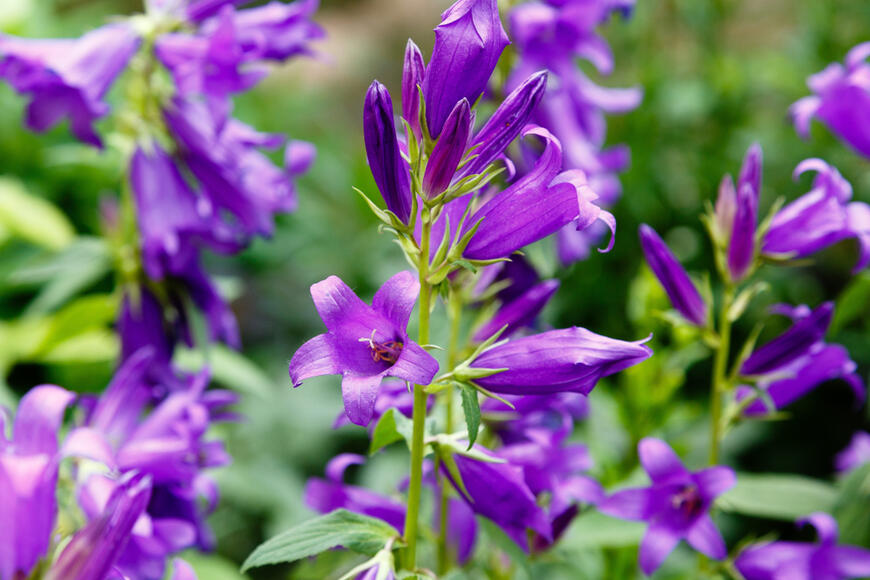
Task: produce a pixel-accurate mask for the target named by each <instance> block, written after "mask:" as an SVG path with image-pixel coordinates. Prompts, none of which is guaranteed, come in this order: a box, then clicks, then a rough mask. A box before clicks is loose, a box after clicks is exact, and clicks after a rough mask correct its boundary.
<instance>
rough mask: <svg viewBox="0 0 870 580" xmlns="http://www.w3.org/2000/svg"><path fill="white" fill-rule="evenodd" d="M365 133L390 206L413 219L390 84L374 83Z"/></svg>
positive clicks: (371, 163)
mask: <svg viewBox="0 0 870 580" xmlns="http://www.w3.org/2000/svg"><path fill="white" fill-rule="evenodd" d="M363 134H364V137H365V143H366V157H367V158H368V161H369V168H371V170H372V175H373V176H374V178H375V183H376V184H377V186H378V190H379V191H380V192H381V196H382V197H383V198H384V201H385V202H386V204H387V209H388V210H390V211H391V212H393V213H394V214H396V217H398V218H399V219H400V220H401V221H402V222H403V223H408V221H409V220H410V218H411V176H410V174H409V173H408V166H407V164H406V163H405V161H404V160H403V159H402V156H401V154H400V153H399V138H398V135H397V134H396V123H395V121H394V120H393V100H392V99H391V98H390V93H389V91H387V87H385V86H384V85H382V84H381V83H379V82H378V81H374V82H372V84H371V86H370V87H369V90H368V92H367V93H366V102H365V107H364V108H363Z"/></svg>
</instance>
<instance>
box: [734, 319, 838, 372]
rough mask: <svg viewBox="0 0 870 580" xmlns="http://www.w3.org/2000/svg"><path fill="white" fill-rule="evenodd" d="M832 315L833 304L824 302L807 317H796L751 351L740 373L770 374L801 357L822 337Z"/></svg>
mask: <svg viewBox="0 0 870 580" xmlns="http://www.w3.org/2000/svg"><path fill="white" fill-rule="evenodd" d="M833 315H834V303H833V302H825V303H824V304H822V305H821V306H819V307H818V308H816V309H815V310H813V311H812V312H811V313H810V314H808V315H806V316H802V317H799V318H798V319H797V320H796V321H795V323H794V324H793V325H792V327H791V328H789V329H788V330H787V331H785V332H783V333H782V334H781V335H779V336H778V337H776V338H774V339H773V340H771V341H770V342H768V343H766V344H765V345H763V346H761V347H759V348H757V349H755V350H754V351H753V352H752V354H751V355H750V356H749V358H747V359H746V361H744V363H743V365H742V366H741V367H740V373H741V374H743V375H761V374H765V373H770V372H772V371H774V370H776V369H779V368H782V367H784V366H785V365H787V364H788V363H790V362H791V361H793V360H795V359H796V358H799V357H801V356H803V355H804V354H806V353H807V352H808V351H809V349H810V348H811V347H812V346H814V345H815V344H817V343H818V342H820V341H821V340H822V338H824V336H825V333H826V332H827V331H828V326H830V324H831V318H832V317H833Z"/></svg>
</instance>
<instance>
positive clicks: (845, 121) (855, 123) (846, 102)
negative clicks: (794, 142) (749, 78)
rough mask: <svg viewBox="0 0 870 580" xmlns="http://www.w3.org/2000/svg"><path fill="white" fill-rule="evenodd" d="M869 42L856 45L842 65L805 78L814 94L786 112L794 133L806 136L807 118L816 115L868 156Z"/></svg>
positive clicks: (869, 130)
mask: <svg viewBox="0 0 870 580" xmlns="http://www.w3.org/2000/svg"><path fill="white" fill-rule="evenodd" d="M868 55H870V42H865V43H862V44H859V45H857V46H855V47H854V48H852V50H850V51H849V53H848V54H847V55H846V60H845V63H844V64H845V66H844V65H841V64H839V63H833V64H831V65H828V68H826V69H825V70H823V71H822V72H820V73H817V74H814V75H812V76H811V77H809V78H808V79H807V85H808V86H809V88H810V90H811V91H812V92H813V93H815V94H814V95H813V96H810V97H804V98H802V99H800V100H799V101H797V102H796V103H794V104H793V105H792V106H791V108H790V109H789V112H790V114H791V116H792V119H793V120H794V124H795V128H796V129H797V132H798V133H799V134H800V135H801V136H802V137H804V138H806V137H807V136H808V135H809V132H810V121H811V120H812V118H813V117H817V118H818V119H819V120H820V121H822V122H823V123H824V124H825V125H827V126H828V128H829V129H830V130H831V131H833V132H834V133H836V134H837V135H838V136H839V137H840V138H841V139H843V140H844V141H846V143H848V144H849V145H851V146H852V148H853V149H854V150H855V151H857V152H858V153H860V154H861V155H863V156H864V157H868V158H870V124H868V122H867V115H868V111H870V85H868V82H867V78H868V75H870V65H868V64H867V63H866V62H865V61H866V60H867V56H868Z"/></svg>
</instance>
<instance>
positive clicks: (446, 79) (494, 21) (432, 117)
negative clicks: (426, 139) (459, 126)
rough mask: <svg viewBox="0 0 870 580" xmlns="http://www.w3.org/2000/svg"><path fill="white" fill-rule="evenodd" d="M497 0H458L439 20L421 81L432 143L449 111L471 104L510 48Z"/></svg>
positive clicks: (439, 132) (481, 91)
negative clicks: (462, 102)
mask: <svg viewBox="0 0 870 580" xmlns="http://www.w3.org/2000/svg"><path fill="white" fill-rule="evenodd" d="M509 42H510V41H509V40H508V37H507V34H505V31H504V28H503V27H502V25H501V19H500V18H499V14H498V2H497V0H458V2H456V3H455V4H453V6H451V7H450V8H448V9H447V10H446V11H445V12H444V14H442V15H441V24H439V25H438V26H437V27H436V28H435V48H434V49H433V50H432V59H431V60H430V61H429V68H428V70H427V71H426V79H425V80H424V81H423V97H424V99H425V100H426V122H427V125H428V127H429V134H430V135H431V136H432V137H433V138H436V137H438V135H440V134H441V128H442V127H443V126H444V122H445V121H446V120H447V116H448V115H449V114H450V111H451V110H453V107H454V106H455V105H456V103H458V102H459V101H460V100H462V99H468V102H469V103H474V102H475V101H476V100H477V98H478V97H479V96H480V95H481V93H483V90H484V89H485V88H486V84H487V82H488V81H489V77H490V75H491V74H492V71H493V70H494V69H495V65H496V63H497V62H498V58H499V56H500V55H501V53H502V51H503V50H504V48H505V47H506V46H507V45H508V44H509Z"/></svg>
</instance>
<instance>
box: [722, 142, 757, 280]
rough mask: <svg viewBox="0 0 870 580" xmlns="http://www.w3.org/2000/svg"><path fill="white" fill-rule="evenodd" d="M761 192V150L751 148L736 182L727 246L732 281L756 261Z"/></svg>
mask: <svg viewBox="0 0 870 580" xmlns="http://www.w3.org/2000/svg"><path fill="white" fill-rule="evenodd" d="M760 191H761V147H759V146H758V144H754V145H752V146H751V147H750V148H749V150H748V151H747V152H746V156H745V157H744V158H743V166H742V167H741V168H740V177H739V178H738V180H737V196H736V198H735V208H734V217H733V220H732V227H731V237H730V240H729V244H728V271H729V272H730V274H731V278H732V279H733V280H740V279H742V278H743V277H744V276H745V275H746V273H747V272H748V271H749V267H750V266H752V262H753V260H754V259H755V225H756V222H757V221H758V197H759V194H760Z"/></svg>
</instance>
